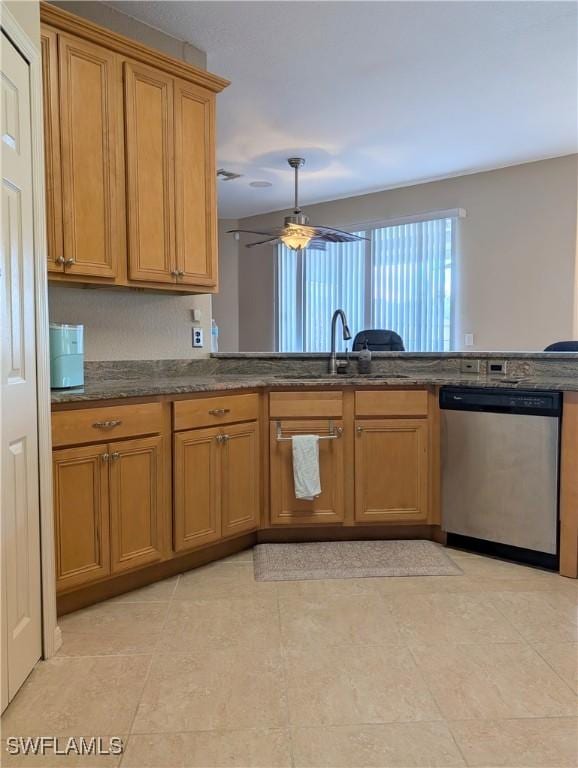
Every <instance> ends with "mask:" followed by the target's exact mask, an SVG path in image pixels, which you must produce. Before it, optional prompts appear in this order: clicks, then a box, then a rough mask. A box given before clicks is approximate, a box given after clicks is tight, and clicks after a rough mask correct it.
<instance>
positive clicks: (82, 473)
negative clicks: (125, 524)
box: [52, 445, 110, 590]
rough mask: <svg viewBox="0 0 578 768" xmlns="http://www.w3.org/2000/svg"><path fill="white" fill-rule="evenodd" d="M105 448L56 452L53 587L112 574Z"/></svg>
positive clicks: (54, 460) (87, 581)
mask: <svg viewBox="0 0 578 768" xmlns="http://www.w3.org/2000/svg"><path fill="white" fill-rule="evenodd" d="M107 453H108V447H107V446H106V445H91V446H90V447H89V448H66V449H62V450H57V451H54V452H53V454H52V456H53V459H52V461H53V474H54V525H55V532H54V533H55V541H56V585H57V589H59V590H62V589H68V588H69V587H76V586H80V585H81V584H88V583H90V582H91V581H95V580H97V579H101V578H102V577H103V576H107V575H108V574H110V547H109V532H110V519H109V511H108V510H109V503H108V486H109V482H108V480H109V477H108V475H109V472H108V470H109V466H108V464H107V463H106V461H105V458H104V457H105V456H106V454H107Z"/></svg>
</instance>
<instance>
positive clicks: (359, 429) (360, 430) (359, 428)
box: [356, 427, 363, 435]
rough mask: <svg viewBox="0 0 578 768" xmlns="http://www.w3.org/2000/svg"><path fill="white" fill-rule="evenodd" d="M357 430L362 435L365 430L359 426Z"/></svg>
mask: <svg viewBox="0 0 578 768" xmlns="http://www.w3.org/2000/svg"><path fill="white" fill-rule="evenodd" d="M356 432H357V434H358V435H360V434H361V433H362V432H363V427H357V428H356Z"/></svg>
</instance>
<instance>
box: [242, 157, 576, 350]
mask: <svg viewBox="0 0 578 768" xmlns="http://www.w3.org/2000/svg"><path fill="white" fill-rule="evenodd" d="M577 176H578V155H570V156H567V157H560V158H555V159H552V160H543V161H539V162H535V163H525V164H523V165H517V166H512V167H509V168H503V169H500V170H496V171H489V172H485V173H476V174H471V175H468V176H459V177H457V178H453V179H445V180H442V181H436V182H431V183H428V184H418V185H415V186H410V187H404V188H399V189H393V190H387V191H384V192H378V193H374V194H370V195H363V196H359V197H350V198H345V199H341V200H335V201H332V202H327V203H320V204H317V205H311V206H305V212H306V213H307V214H308V215H309V216H310V218H311V221H312V223H318V224H324V225H327V226H330V227H349V226H355V225H358V224H363V223H364V222H370V221H376V220H384V219H388V218H395V217H398V216H406V215H410V214H415V213H419V212H425V211H434V210H444V209H450V208H465V209H466V211H467V218H465V219H462V220H461V221H460V225H459V231H460V235H459V241H458V286H457V309H458V311H457V318H456V344H455V347H456V349H462V348H464V338H463V337H464V334H465V333H474V334H475V344H474V347H473V349H480V350H536V349H543V348H544V347H545V346H546V345H547V344H549V343H550V342H552V341H556V340H560V339H570V338H573V335H574V317H575V306H574V301H575V297H574V294H575V283H576V272H575V262H576V207H577ZM289 192H290V190H289ZM289 192H288V194H289ZM283 215H284V212H279V213H272V214H266V215H263V216H255V217H252V218H248V219H243V220H242V221H241V222H240V225H241V226H242V227H243V228H245V229H252V228H255V229H263V228H268V227H271V226H275V225H278V224H279V223H282V220H283ZM273 254H274V249H272V248H260V249H254V250H248V249H243V248H241V249H240V252H239V315H240V328H239V346H240V349H241V350H246V351H250V350H272V349H273V348H274V347H273V345H274V332H273V329H274V255H273Z"/></svg>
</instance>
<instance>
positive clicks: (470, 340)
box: [464, 333, 474, 347]
mask: <svg viewBox="0 0 578 768" xmlns="http://www.w3.org/2000/svg"><path fill="white" fill-rule="evenodd" d="M464 345H465V346H466V347H473V346H474V334H473V333H466V334H465V336H464Z"/></svg>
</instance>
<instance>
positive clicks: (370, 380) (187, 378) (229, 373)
mask: <svg viewBox="0 0 578 768" xmlns="http://www.w3.org/2000/svg"><path fill="white" fill-rule="evenodd" d="M480 357H481V356H480ZM495 357H496V359H500V360H503V359H508V356H507V355H505V354H501V355H500V354H496V355H495ZM490 359H491V358H490ZM459 361H460V358H459V357H458V356H456V357H452V358H448V357H447V356H436V357H432V358H429V360H424V359H423V358H421V360H420V359H419V358H418V357H417V356H415V357H413V358H412V357H409V356H408V358H406V359H405V360H400V358H399V357H397V358H396V359H395V360H392V359H391V358H390V359H387V358H382V357H380V358H377V360H376V361H375V364H374V369H373V373H372V374H371V375H369V376H363V375H357V374H352V375H337V376H328V375H327V374H326V373H325V367H324V366H325V362H326V361H325V360H324V358H313V357H311V358H307V359H305V358H303V357H302V358H299V359H292V360H289V359H288V358H286V357H285V358H276V360H275V363H273V362H272V360H271V358H266V359H265V357H262V358H259V357H258V356H247V357H245V358H243V357H238V356H236V357H230V358H222V357H221V358H209V359H207V360H204V361H141V362H127V363H87V371H86V382H85V386H84V387H82V388H77V389H66V390H54V391H53V392H52V403H53V405H55V406H57V405H59V404H63V403H75V402H78V403H81V402H88V401H98V400H112V399H124V398H136V397H139V398H142V397H155V396H159V395H183V394H193V393H198V392H226V391H230V390H237V391H239V390H243V389H256V388H260V387H266V388H269V389H286V388H288V387H290V388H292V389H294V388H302V389H312V388H315V387H339V388H341V387H360V386H372V387H375V386H379V387H389V386H395V387H419V386H428V385H429V386H441V385H458V386H472V387H500V388H502V387H507V388H517V389H544V390H556V391H575V392H576V391H578V360H577V359H576V357H575V356H573V357H572V358H571V357H568V358H566V359H562V360H560V359H559V358H557V359H556V360H554V359H551V360H548V361H547V362H544V358H543V356H535V357H531V356H529V355H526V356H524V357H523V358H521V357H520V356H516V358H512V359H510V360H509V364H508V365H509V367H508V372H507V374H506V375H505V376H504V377H495V376H489V375H487V372H486V370H487V369H486V360H484V359H482V368H481V371H480V374H479V375H477V374H464V373H463V372H462V371H461V366H460V362H459ZM351 365H352V368H353V369H354V370H355V368H356V362H355V361H354V360H353V361H352V364H351ZM380 368H381V370H380Z"/></svg>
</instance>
